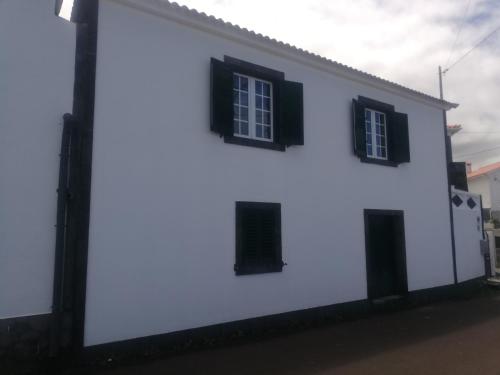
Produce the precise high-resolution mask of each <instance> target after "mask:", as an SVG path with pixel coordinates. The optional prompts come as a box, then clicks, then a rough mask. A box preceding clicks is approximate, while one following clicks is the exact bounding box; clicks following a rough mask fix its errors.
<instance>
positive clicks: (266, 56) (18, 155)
mask: <svg viewBox="0 0 500 375" xmlns="http://www.w3.org/2000/svg"><path fill="white" fill-rule="evenodd" d="M53 5H54V4H53V1H51V0H43V1H38V2H36V5H35V4H34V3H33V2H31V1H28V0H23V1H17V0H16V1H14V0H7V1H3V2H2V3H1V4H0V41H1V45H0V47H1V49H2V50H3V51H7V53H2V54H1V55H0V59H1V60H0V66H1V67H2V70H3V69H4V67H6V68H7V74H6V75H3V74H2V75H1V76H0V77H1V79H6V81H7V82H6V84H7V85H6V87H7V98H5V97H4V96H2V97H0V99H1V100H0V116H1V117H0V121H1V124H0V160H1V164H0V168H1V173H2V176H3V178H2V180H1V182H0V202H1V206H2V210H1V211H0V212H1V213H0V231H1V232H0V260H1V261H0V265H1V266H0V267H2V268H1V271H0V319H3V321H4V325H5V324H7V323H8V324H14V323H12V322H15V321H16V319H21V318H20V317H21V316H28V315H34V316H40V315H43V314H49V313H51V312H52V314H51V315H50V314H49V315H47V316H48V317H51V318H53V321H55V328H54V330H55V333H54V337H55V342H53V344H54V345H55V347H56V348H57V347H58V346H63V347H65V346H71V345H73V346H76V347H79V346H84V347H87V346H94V345H98V344H104V343H111V342H117V341H123V340H129V339H135V338H139V337H146V336H151V335H159V334H168V333H172V332H179V331H184V330H188V329H193V328H198V327H207V326H212V325H217V324H221V323H228V322H235V321H242V320H246V319H253V318H259V317H264V316H269V315H275V314H284V313H289V312H295V311H302V310H307V309H312V308H323V309H325V308H331V309H332V311H333V310H334V309H335V308H336V306H345V305H344V304H346V303H349V304H353V306H357V305H356V304H358V305H359V304H362V305H363V306H365V305H369V304H370V302H373V301H374V300H381V299H382V300H383V299H384V298H385V297H388V296H394V295H396V296H402V297H408V298H411V297H412V296H415V295H418V296H423V295H425V294H426V293H434V292H435V291H436V290H440V289H439V288H442V289H443V290H447V289H446V288H448V287H449V286H450V285H454V284H456V283H457V282H461V281H467V280H468V279H471V278H475V277H480V276H482V275H483V273H484V270H482V271H481V270H479V271H477V270H473V271H470V270H469V271H468V273H467V277H461V275H457V264H456V263H457V260H456V257H455V246H454V241H453V235H452V233H453V227H452V222H453V220H452V219H451V217H452V211H451V210H452V209H451V206H450V200H449V197H450V194H451V193H450V185H449V183H448V181H447V177H446V176H447V165H448V162H449V161H451V160H450V159H449V156H448V159H447V150H446V146H445V137H446V126H445V125H444V123H443V111H446V110H449V109H451V108H453V107H455V106H456V105H454V104H452V103H448V102H445V101H442V100H440V99H437V98H434V97H431V96H428V95H425V94H423V93H420V92H417V91H414V90H411V89H408V88H405V87H403V86H401V85H398V84H395V83H392V82H389V81H386V80H383V79H381V78H378V77H376V76H373V75H370V74H367V73H363V72H360V71H358V70H355V69H353V68H350V67H347V66H345V65H341V64H339V63H336V62H333V61H330V60H327V59H325V58H322V57H319V56H317V55H314V54H311V53H308V52H305V51H303V50H300V49H297V48H295V47H292V46H289V45H286V44H283V43H281V42H277V41H275V40H272V39H269V38H266V37H263V36H260V35H257V34H255V33H253V32H249V31H247V30H244V29H240V28H238V27H235V26H233V25H230V24H228V23H224V22H223V21H220V20H217V19H215V18H213V17H207V16H205V15H203V14H200V13H197V12H196V11H192V10H188V9H186V8H184V7H179V6H177V5H175V4H171V3H168V2H167V1H163V0H146V1H145V0H143V1H139V0H101V1H99V2H97V1H95V0H92V1H77V2H76V3H75V8H74V12H73V20H74V21H75V22H76V23H77V24H76V35H77V37H76V45H75V41H74V40H75V31H74V30H75V24H73V23H69V22H67V21H64V20H62V19H60V18H57V17H55V16H54V15H53ZM20 12H22V14H26V15H27V16H26V17H25V18H22V20H19V18H16V17H14V15H15V14H20ZM97 20H98V22H97ZM7 31H8V32H7ZM14 32H15V33H16V34H14ZM9 33H10V34H9ZM8 34H9V35H17V36H16V39H13V38H8V37H7V36H6V35H8ZM20 46H22V47H20ZM74 56H76V59H75V58H74ZM73 61H74V62H73ZM42 62H43V63H42ZM94 72H95V74H94ZM73 83H74V88H73ZM0 84H1V86H2V87H5V86H4V84H3V82H0ZM73 95H74V97H73ZM72 103H73V109H72V108H71V106H72ZM66 112H68V113H72V115H71V116H66V117H65V124H66V125H65V128H66V131H67V133H66V135H68V137H63V151H62V155H63V162H62V163H61V165H62V167H63V168H62V170H61V177H60V184H59V192H60V197H59V198H60V199H59V205H58V204H57V194H56V187H57V178H58V177H57V176H58V174H59V172H60V165H59V161H58V154H59V152H60V145H61V134H62V127H61V126H60V125H59V124H60V122H61V120H62V117H63V114H64V113H66ZM64 141H66V142H64ZM64 145H66V146H64ZM68 150H70V155H71V156H70V158H69V162H68V163H66V161H65V155H67V151H68ZM447 160H448V161H447ZM66 167H68V169H69V176H67V175H66V174H65V170H66ZM56 222H57V223H58V226H57V231H56V229H55V228H54V225H55V224H56ZM474 230H476V227H475V226H474ZM54 249H56V250H55V251H54ZM476 250H477V249H474V251H476ZM467 254H468V253H467V252H466V254H465V257H467ZM478 254H479V252H478V251H477V254H476V253H474V256H475V257H477V256H479V255H478ZM464 261H467V259H465V260H464ZM54 264H55V267H54ZM54 269H55V271H54ZM458 269H459V270H460V267H458ZM63 270H64V272H63ZM53 285H54V287H53ZM51 306H53V307H52V309H51ZM6 322H7V323H6ZM65 340H66V341H65ZM68 340H69V342H67V341H68Z"/></svg>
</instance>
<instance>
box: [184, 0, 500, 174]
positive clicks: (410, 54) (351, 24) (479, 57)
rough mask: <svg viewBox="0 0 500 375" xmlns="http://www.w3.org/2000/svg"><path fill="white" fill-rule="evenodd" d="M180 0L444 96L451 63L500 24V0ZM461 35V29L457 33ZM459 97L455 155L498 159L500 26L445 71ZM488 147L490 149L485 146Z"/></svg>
mask: <svg viewBox="0 0 500 375" xmlns="http://www.w3.org/2000/svg"><path fill="white" fill-rule="evenodd" d="M178 3H179V4H182V5H186V6H188V7H190V8H195V9H197V10H200V11H203V12H205V13H207V14H211V15H214V16H216V17H220V18H222V19H224V20H226V21H230V22H232V23H236V24H238V25H240V26H243V27H246V28H249V29H251V30H254V31H257V32H259V33H261V34H264V35H268V36H271V37H273V38H276V39H278V40H282V41H285V42H288V43H291V44H294V45H296V46H298V47H302V48H304V49H307V50H310V51H312V52H315V53H318V54H320V55H323V56H325V57H328V58H330V59H333V60H336V61H339V62H341V63H344V64H347V65H350V66H353V67H356V68H358V69H361V70H364V71H367V72H369V73H372V74H375V75H378V76H380V77H383V78H386V79H389V80H391V81H395V82H398V83H401V84H403V85H405V86H408V87H411V88H414V89H417V90H419V91H423V92H425V93H428V94H431V95H434V96H438V95H439V91H438V90H439V89H438V87H439V86H438V74H437V70H438V66H439V65H442V66H443V67H449V66H450V65H452V64H453V63H454V62H455V61H456V60H457V59H458V58H460V57H461V56H462V55H463V54H465V53H466V52H467V51H468V50H469V49H470V48H472V47H473V46H474V45H475V44H476V43H477V42H479V41H480V40H481V39H482V38H483V37H484V36H486V35H488V34H489V33H490V32H491V31H493V30H495V28H497V27H499V26H500V0H413V1H402V0H335V1H332V0H253V1H246V0H178ZM457 36H458V37H457ZM444 92H445V99H447V100H449V101H452V102H457V103H459V104H460V107H459V108H458V109H455V110H452V111H450V112H448V123H450V124H462V125H463V130H462V131H461V132H460V133H458V134H456V135H454V136H453V151H454V156H455V160H470V161H471V162H472V164H473V168H474V169H475V168H477V167H479V166H481V165H484V164H488V163H490V162H495V161H500V31H499V32H497V33H495V34H493V35H492V36H491V37H490V38H488V39H487V40H486V41H485V42H484V43H482V44H481V45H480V46H479V47H477V48H476V49H474V50H473V51H472V52H471V53H470V54H469V55H468V56H467V57H466V58H464V59H463V60H461V61H460V62H459V63H457V64H456V65H455V66H453V67H452V68H451V69H450V70H449V72H447V73H446V75H445V77H444ZM485 150H486V151H485Z"/></svg>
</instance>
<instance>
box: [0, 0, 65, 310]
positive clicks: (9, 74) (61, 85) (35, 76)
mask: <svg viewBox="0 0 500 375" xmlns="http://www.w3.org/2000/svg"><path fill="white" fill-rule="evenodd" d="M74 44H75V33H74V25H72V24H70V23H69V22H66V21H64V20H62V19H59V18H57V17H56V16H55V15H54V1H53V0H37V1H33V0H3V1H0V207H1V208H0V319H2V318H7V317H13V316H20V315H31V314H40V313H47V312H50V310H51V303H52V277H53V272H54V270H53V267H54V266H53V265H54V243H55V227H54V225H55V220H56V188H57V178H58V170H59V156H58V155H59V148H60V137H61V131H62V126H61V117H62V115H63V114H64V113H65V112H70V111H71V106H72V99H73V71H74V53H75V51H74V48H75V47H74Z"/></svg>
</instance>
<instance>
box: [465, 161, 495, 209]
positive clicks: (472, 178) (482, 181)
mask: <svg viewBox="0 0 500 375" xmlns="http://www.w3.org/2000/svg"><path fill="white" fill-rule="evenodd" d="M467 184H468V185H469V191H471V192H474V193H476V194H481V196H482V199H483V208H485V209H489V210H491V212H498V211H500V162H498V163H493V164H489V165H486V166H484V167H481V168H478V169H476V170H469V171H468V173H467Z"/></svg>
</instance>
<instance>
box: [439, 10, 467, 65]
mask: <svg viewBox="0 0 500 375" xmlns="http://www.w3.org/2000/svg"><path fill="white" fill-rule="evenodd" d="M470 2H471V0H469V1H468V2H467V7H466V8H465V12H464V16H463V17H462V21H461V22H460V25H459V26H458V31H457V35H456V37H455V41H454V42H453V45H452V46H451V49H450V54H449V55H448V59H447V60H446V64H444V66H447V65H448V63H449V62H450V59H451V56H452V54H453V52H454V51H455V47H456V46H457V42H458V38H460V33H461V32H462V27H463V26H464V23H465V19H466V18H467V14H468V13H469V6H470Z"/></svg>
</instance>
